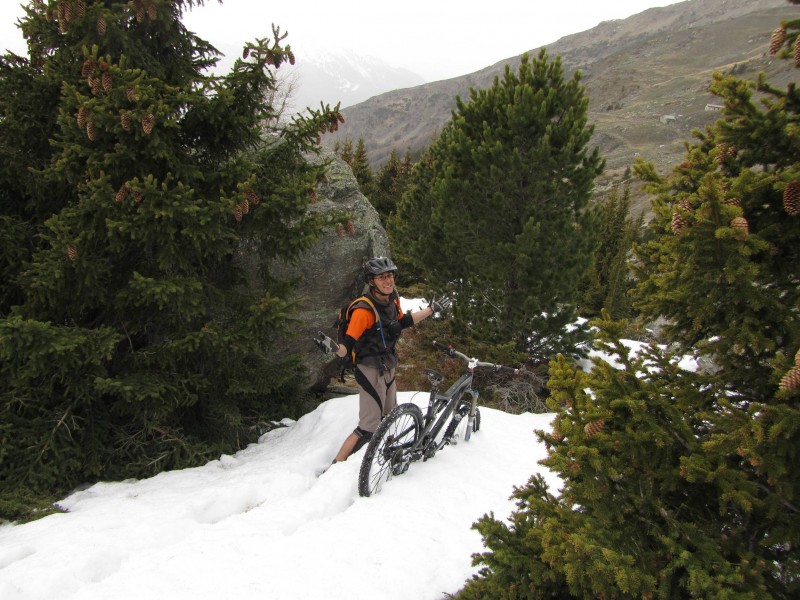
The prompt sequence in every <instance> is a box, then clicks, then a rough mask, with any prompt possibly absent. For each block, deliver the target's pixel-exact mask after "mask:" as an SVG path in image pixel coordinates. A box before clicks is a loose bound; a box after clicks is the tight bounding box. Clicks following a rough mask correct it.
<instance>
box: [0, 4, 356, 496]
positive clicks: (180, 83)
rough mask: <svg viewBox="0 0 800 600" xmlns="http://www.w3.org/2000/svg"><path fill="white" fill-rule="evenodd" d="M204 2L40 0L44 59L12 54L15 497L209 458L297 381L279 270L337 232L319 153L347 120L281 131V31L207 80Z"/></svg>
mask: <svg viewBox="0 0 800 600" xmlns="http://www.w3.org/2000/svg"><path fill="white" fill-rule="evenodd" d="M197 5H202V2H198V1H193V0H186V1H181V0H177V1H173V2H161V1H157V0H134V1H133V2H131V3H129V4H120V3H110V2H105V1H100V0H95V1H90V2H86V3H84V4H83V5H82V7H83V9H82V10H81V11H75V10H74V7H73V6H72V3H70V2H68V1H67V0H57V1H51V2H48V3H45V2H38V1H37V2H31V3H30V5H29V6H28V7H27V9H26V10H27V17H26V18H25V19H24V20H23V22H22V30H23V32H24V34H25V36H26V38H27V39H28V49H29V55H30V56H29V57H28V58H24V57H18V56H13V55H6V56H4V57H2V59H0V90H2V91H3V93H2V98H0V107H2V108H1V110H2V112H0V114H2V115H3V118H2V120H0V137H2V138H3V139H4V140H9V141H10V142H11V143H9V144H4V145H3V147H2V150H0V151H2V153H3V155H2V156H1V157H0V158H2V159H3V160H2V163H3V168H2V171H0V176H2V180H0V209H2V214H1V215H0V218H2V220H3V223H4V224H5V225H7V226H8V227H9V229H8V230H6V231H8V232H9V233H6V232H4V234H3V235H2V236H0V243H2V244H3V248H2V250H3V256H4V257H7V256H9V257H10V256H14V257H15V258H14V264H11V262H12V261H10V260H9V261H8V263H5V262H4V263H3V264H2V265H1V266H0V268H2V269H3V273H4V275H8V279H7V280H6V279H4V282H3V284H2V285H3V287H2V292H3V293H2V296H0V301H2V302H3V305H2V307H0V315H2V316H3V318H2V320H0V438H2V439H3V452H2V453H0V480H1V481H2V482H3V484H2V487H3V489H4V490H9V489H12V488H15V487H16V488H23V487H27V488H30V489H33V490H37V491H40V492H42V493H45V492H48V491H51V492H52V491H60V490H64V489H66V488H68V487H69V486H72V485H75V484H76V483H80V482H83V481H87V480H93V479H96V478H100V477H103V478H114V477H131V476H133V477H138V476H143V475H146V474H151V473H154V472H157V471H159V470H161V469H165V468H173V467H182V466H186V465H191V464H197V463H198V462H200V461H203V460H207V459H208V458H211V457H215V456H217V455H218V454H219V453H220V452H231V451H235V450H236V449H238V448H240V447H241V446H242V445H243V444H245V443H247V441H249V440H250V439H252V438H253V437H254V436H255V435H257V434H258V429H257V424H258V422H259V421H260V420H261V419H262V418H263V416H264V415H265V414H268V413H269V412H270V410H271V406H276V405H277V404H278V403H285V402H287V399H289V398H292V396H293V394H294V393H295V391H296V390H295V384H294V383H293V381H296V379H297V377H296V374H297V371H298V368H299V367H298V364H299V361H298V360H297V359H296V357H282V356H281V355H280V352H279V349H278V348H275V347H274V345H275V341H276V340H277V339H279V337H278V336H279V335H281V332H283V331H285V330H286V328H287V327H288V322H289V321H288V319H289V317H290V315H291V312H292V299H291V287H290V286H289V285H288V283H286V282H282V281H280V280H278V279H276V277H275V276H274V275H273V274H272V273H271V270H270V265H271V264H273V263H274V262H275V261H276V260H291V259H292V258H293V257H295V256H297V255H298V254H299V253H300V252H302V251H304V250H305V249H307V248H308V247H310V245H311V244H312V243H313V241H314V240H315V239H316V235H317V233H318V231H319V226H320V224H319V223H318V222H317V220H316V219H315V218H314V217H313V216H310V215H309V214H308V213H307V211H306V207H307V199H308V194H309V191H310V190H313V187H314V186H315V185H316V183H317V181H318V179H319V178H320V177H321V176H322V170H323V168H324V165H323V166H312V165H310V164H309V163H308V162H307V161H306V160H304V155H305V154H306V153H308V152H315V151H316V148H317V145H316V144H317V140H318V136H319V134H320V133H321V132H323V131H328V130H330V127H331V126H332V124H334V123H337V124H338V122H340V121H341V115H340V114H339V113H338V110H337V109H333V110H331V109H330V108H328V107H323V109H322V110H319V111H312V112H311V113H310V116H309V117H308V118H301V119H298V120H296V121H295V122H293V124H292V125H290V126H286V127H283V126H280V125H278V124H277V123H278V119H276V118H275V116H276V115H275V110H274V109H273V107H272V106H271V105H270V104H269V102H267V101H266V100H265V98H267V97H269V95H270V92H272V91H274V88H275V85H276V70H277V69H278V68H279V67H280V66H281V65H282V64H284V63H285V62H293V61H294V54H293V52H292V50H291V47H290V46H289V45H286V44H285V41H284V40H285V37H286V36H285V34H282V33H281V32H280V29H279V28H277V27H273V32H272V33H273V37H272V38H265V39H259V40H256V41H255V42H254V43H249V44H247V46H246V47H245V50H244V53H243V58H242V59H240V60H237V61H236V63H235V65H234V67H233V69H232V71H231V72H230V73H229V74H227V75H225V76H222V77H214V76H210V75H208V74H207V73H208V71H207V68H208V67H210V66H211V65H213V64H214V63H215V62H216V60H217V57H218V54H217V52H216V50H215V49H213V48H212V47H211V46H210V45H209V44H208V43H207V42H205V41H203V40H201V39H199V38H197V37H196V36H194V35H193V34H192V33H190V32H188V31H187V30H186V29H185V27H184V26H183V25H182V23H181V17H182V14H183V12H184V11H185V10H188V9H189V8H191V7H193V6H197ZM67 6H69V7H70V8H71V9H72V10H68V9H67V8H66V7H67ZM10 90H14V93H13V94H12V93H6V92H9V91H10ZM4 229H5V228H4ZM18 242H19V243H18ZM13 252H16V253H17V254H16V255H14V254H13ZM23 252H24V257H23V256H22V255H21V254H22V253H23ZM283 408H284V409H286V408H287V407H286V406H284V407H283Z"/></svg>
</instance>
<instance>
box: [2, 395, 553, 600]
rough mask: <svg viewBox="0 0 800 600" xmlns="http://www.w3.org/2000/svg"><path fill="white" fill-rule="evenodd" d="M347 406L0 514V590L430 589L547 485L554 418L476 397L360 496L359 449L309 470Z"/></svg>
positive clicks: (433, 596)
mask: <svg viewBox="0 0 800 600" xmlns="http://www.w3.org/2000/svg"><path fill="white" fill-rule="evenodd" d="M399 401H400V402H409V401H414V402H416V403H418V404H420V405H423V406H424V405H425V404H426V403H427V395H426V394H424V393H417V394H416V395H415V393H413V392H402V393H401V394H400V398H399ZM357 415H358V398H357V396H347V397H343V398H336V399H332V400H328V401H326V402H324V403H323V404H321V405H320V406H319V407H318V408H317V409H316V410H315V411H313V412H311V413H309V414H307V415H305V416H303V417H302V418H301V419H299V420H297V421H296V422H293V421H287V422H286V425H287V426H286V427H282V428H279V429H275V430H273V431H271V432H269V433H267V434H265V435H264V436H262V438H261V439H260V440H259V442H258V443H255V444H251V445H250V446H249V447H248V448H246V449H244V450H242V451H241V452H239V453H237V454H236V455H235V456H222V457H221V458H220V459H219V460H216V461H213V462H211V463H208V464H207V465H204V466H202V467H198V468H194V469H185V470H182V471H173V472H168V473H161V474H160V475H157V476H155V477H152V478H150V479H146V480H139V481H124V482H114V483H98V484H96V485H94V486H92V487H90V488H89V489H86V490H84V491H80V492H76V493H74V494H72V495H71V496H69V497H67V498H65V499H64V500H63V501H62V502H61V503H60V505H61V506H62V507H63V508H65V509H66V510H67V511H68V512H66V513H63V514H55V515H51V516H48V517H45V518H43V519H40V520H39V521H34V522H31V523H27V524H24V525H18V526H12V525H5V526H3V527H0V598H2V599H3V600H22V599H25V600H29V599H30V600H32V599H42V600H60V599H75V600H78V599H81V600H85V599H98V600H100V599H102V600H110V599H114V600H122V599H126V598H136V599H141V598H154V599H162V598H163V599H169V600H180V599H191V600H203V599H209V600H211V599H213V600H222V599H226V598H236V599H237V600H247V599H250V598H253V599H256V598H258V599H259V600H272V599H280V600H284V599H303V600H317V599H319V600H322V599H325V600H336V599H339V598H341V599H343V600H360V599H364V598H370V599H372V598H375V599H381V600H391V599H397V600H401V599H402V600H408V599H414V600H426V599H429V600H440V599H442V598H444V597H445V594H446V593H454V592H456V591H457V590H458V589H460V588H461V587H462V585H463V583H464V581H465V580H466V579H468V578H469V577H470V576H471V575H472V573H473V572H475V570H476V569H475V568H474V567H472V566H471V555H472V553H474V552H480V551H482V549H483V547H482V542H481V538H480V535H479V534H478V533H477V532H476V531H474V530H472V529H471V525H472V524H473V523H474V522H475V521H476V520H477V519H478V518H480V517H481V516H482V515H483V514H484V513H488V512H492V511H493V512H494V513H495V516H496V517H498V518H506V517H507V516H508V515H509V514H510V513H511V511H512V510H513V509H514V504H513V502H511V501H509V496H510V495H511V492H512V490H513V486H515V485H522V484H524V483H525V482H526V481H527V480H528V478H529V477H530V476H531V475H532V474H533V473H535V472H542V473H543V474H544V476H545V477H546V478H547V479H548V481H549V482H550V483H551V485H552V486H553V487H554V488H555V487H557V485H558V481H557V478H556V477H555V476H554V475H552V474H550V473H549V472H548V471H547V470H546V469H544V468H543V467H542V466H541V465H539V464H538V463H537V461H538V460H540V459H541V458H543V457H544V456H545V450H544V447H543V446H542V445H540V444H539V443H538V442H537V438H536V436H535V435H534V433H533V431H534V429H547V428H549V425H550V421H551V420H552V418H553V415H552V414H540V415H532V414H522V415H510V414H506V413H503V412H501V411H497V410H492V409H488V408H486V407H483V408H481V417H482V419H481V429H480V431H479V432H478V433H477V434H475V435H474V436H473V437H472V439H471V440H470V442H469V443H463V442H462V443H461V444H458V445H457V446H449V447H446V448H445V449H443V450H442V451H441V452H439V453H438V454H437V455H436V456H435V457H434V459H433V460H430V461H427V462H418V463H414V464H412V465H411V467H410V469H409V470H408V472H407V473H405V474H404V475H402V476H400V477H396V478H394V479H392V480H391V481H389V482H388V483H387V484H386V485H385V486H384V488H383V489H382V490H381V492H380V493H379V494H377V495H375V496H372V497H370V498H361V497H359V495H358V490H357V477H358V469H359V466H360V462H361V458H362V457H363V454H364V449H362V450H360V451H359V452H358V453H357V454H356V455H354V456H352V457H351V458H350V459H348V460H347V461H346V462H344V463H337V464H335V465H333V466H332V467H331V468H330V469H329V470H328V471H326V472H325V473H323V474H322V475H321V476H318V474H319V473H320V472H322V471H323V470H324V469H325V468H326V467H327V466H328V465H329V464H330V462H331V460H332V459H333V456H334V455H335V454H336V451H337V450H338V448H339V445H340V444H341V443H342V441H343V440H344V438H345V436H346V435H347V434H348V433H349V432H350V431H352V429H353V427H354V426H355V424H356V422H357Z"/></svg>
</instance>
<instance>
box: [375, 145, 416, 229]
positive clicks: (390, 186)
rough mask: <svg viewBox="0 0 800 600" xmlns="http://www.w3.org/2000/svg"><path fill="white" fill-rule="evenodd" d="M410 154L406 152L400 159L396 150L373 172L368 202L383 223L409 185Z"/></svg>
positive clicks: (387, 219)
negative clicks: (373, 179)
mask: <svg viewBox="0 0 800 600" xmlns="http://www.w3.org/2000/svg"><path fill="white" fill-rule="evenodd" d="M412 167H413V164H412V162H411V155H410V154H409V153H408V152H406V154H405V156H404V157H403V159H402V160H401V159H400V156H399V154H398V153H397V151H396V150H392V152H391V153H390V154H389V160H387V161H386V164H384V165H383V166H382V167H381V168H380V169H378V172H377V173H376V174H375V185H374V191H373V193H372V196H371V197H370V202H372V205H373V206H374V207H375V210H377V211H378V214H379V215H380V216H381V221H382V222H383V223H388V222H389V219H390V217H391V215H392V214H394V212H395V211H396V207H397V202H398V201H399V200H400V198H401V197H402V196H403V194H404V193H405V192H406V191H407V190H408V189H409V187H410V185H411V170H412Z"/></svg>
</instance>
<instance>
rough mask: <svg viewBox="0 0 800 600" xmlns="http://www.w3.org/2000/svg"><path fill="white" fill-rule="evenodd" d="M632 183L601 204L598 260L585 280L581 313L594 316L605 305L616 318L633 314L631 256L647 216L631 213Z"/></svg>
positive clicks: (596, 257) (623, 317)
mask: <svg viewBox="0 0 800 600" xmlns="http://www.w3.org/2000/svg"><path fill="white" fill-rule="evenodd" d="M630 205H631V202H630V186H629V185H625V186H624V188H623V190H622V194H620V193H619V189H618V188H616V187H615V188H614V189H612V190H611V193H610V194H609V196H608V197H607V198H605V199H603V200H601V201H600V202H599V204H598V207H597V208H598V222H599V234H598V238H599V242H598V246H597V252H595V255H594V262H593V263H592V267H591V268H590V270H589V272H588V273H587V275H586V277H585V278H584V281H583V296H582V301H581V307H580V309H581V315H582V316H585V317H593V316H597V315H599V314H600V309H602V308H605V309H606V310H608V312H609V313H610V314H611V316H612V317H614V318H615V319H625V318H629V317H630V316H631V305H630V299H629V296H628V291H629V290H630V289H631V288H632V287H633V280H632V277H631V273H630V267H629V265H628V256H629V254H630V252H631V248H632V247H633V243H634V241H637V240H638V239H639V238H640V237H641V234H640V230H641V227H642V222H643V217H642V216H640V217H639V218H638V219H637V220H634V219H633V218H631V216H630Z"/></svg>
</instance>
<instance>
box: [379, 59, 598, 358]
mask: <svg viewBox="0 0 800 600" xmlns="http://www.w3.org/2000/svg"><path fill="white" fill-rule="evenodd" d="M456 104H457V110H456V111H455V112H454V113H453V116H452V118H451V121H450V122H449V123H448V124H447V126H446V127H445V128H444V130H443V131H442V134H441V136H440V137H439V138H438V139H437V140H436V141H435V142H434V144H433V145H432V146H431V147H430V148H429V149H428V150H427V152H426V154H425V155H424V156H423V157H422V159H421V160H420V163H418V165H417V168H416V169H415V171H414V177H413V184H412V189H411V190H410V191H409V192H408V193H407V194H406V195H405V196H404V197H403V198H402V200H401V201H400V203H399V204H398V208H397V218H396V219H394V220H393V221H392V222H391V223H390V228H389V229H390V236H391V239H392V240H393V241H394V243H395V244H396V245H397V247H398V251H399V254H401V255H402V256H404V257H406V258H407V260H409V261H410V262H411V263H412V265H413V266H414V267H415V268H417V269H419V270H420V271H421V272H424V273H425V274H426V275H427V277H428V279H429V282H430V283H431V284H432V285H433V286H434V287H438V288H445V287H446V286H448V285H451V284H452V283H453V282H455V286H456V288H457V289H456V293H457V294H458V302H457V303H456V305H455V321H454V322H455V324H456V327H457V329H458V331H459V332H460V333H462V334H465V335H466V334H468V335H471V336H473V337H475V338H478V339H481V340H484V341H487V342H493V343H505V342H509V341H511V342H513V343H514V344H515V346H516V347H517V349H518V350H520V351H524V352H527V353H528V354H530V355H531V356H533V357H535V358H539V359H547V358H549V357H551V356H553V355H554V353H555V352H556V351H563V352H567V353H576V352H578V345H579V343H580V341H581V340H582V339H583V336H582V334H583V332H582V330H581V329H580V328H576V329H573V330H571V331H570V332H567V327H566V325H567V324H568V323H574V322H575V317H576V310H575V307H576V303H577V299H578V287H579V284H580V282H581V280H582V277H583V276H584V274H585V272H586V270H587V268H588V267H589V265H590V262H591V256H592V253H593V252H594V249H595V239H596V237H595V231H596V224H595V216H594V214H593V212H592V211H591V210H590V209H589V207H588V202H589V199H590V197H591V191H592V186H593V182H594V178H595V177H596V176H597V175H598V174H599V173H600V172H601V170H602V166H603V161H602V160H601V159H600V157H599V154H598V151H597V149H595V150H594V151H593V152H591V153H590V152H588V150H587V145H588V143H589V138H590V136H591V134H592V127H591V126H589V125H587V122H586V120H587V117H586V111H587V104H588V101H587V99H586V98H585V96H584V91H583V88H582V87H581V85H580V74H579V73H576V74H575V76H574V77H573V78H572V79H571V80H569V81H565V79H564V72H563V66H562V64H561V61H560V59H558V58H557V59H556V60H554V61H550V60H549V59H548V57H547V54H546V53H545V52H544V51H542V52H541V53H540V55H539V57H538V58H537V59H534V60H532V61H531V60H530V59H529V57H528V56H527V55H524V56H523V57H522V59H521V62H520V65H519V69H518V72H517V73H514V72H513V71H512V70H511V69H510V68H509V67H506V70H505V74H504V76H503V78H502V79H500V78H496V79H495V81H494V84H493V85H492V87H491V88H488V89H484V90H475V89H472V90H471V91H470V98H469V101H468V102H464V101H462V100H461V99H460V98H457V100H456Z"/></svg>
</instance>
